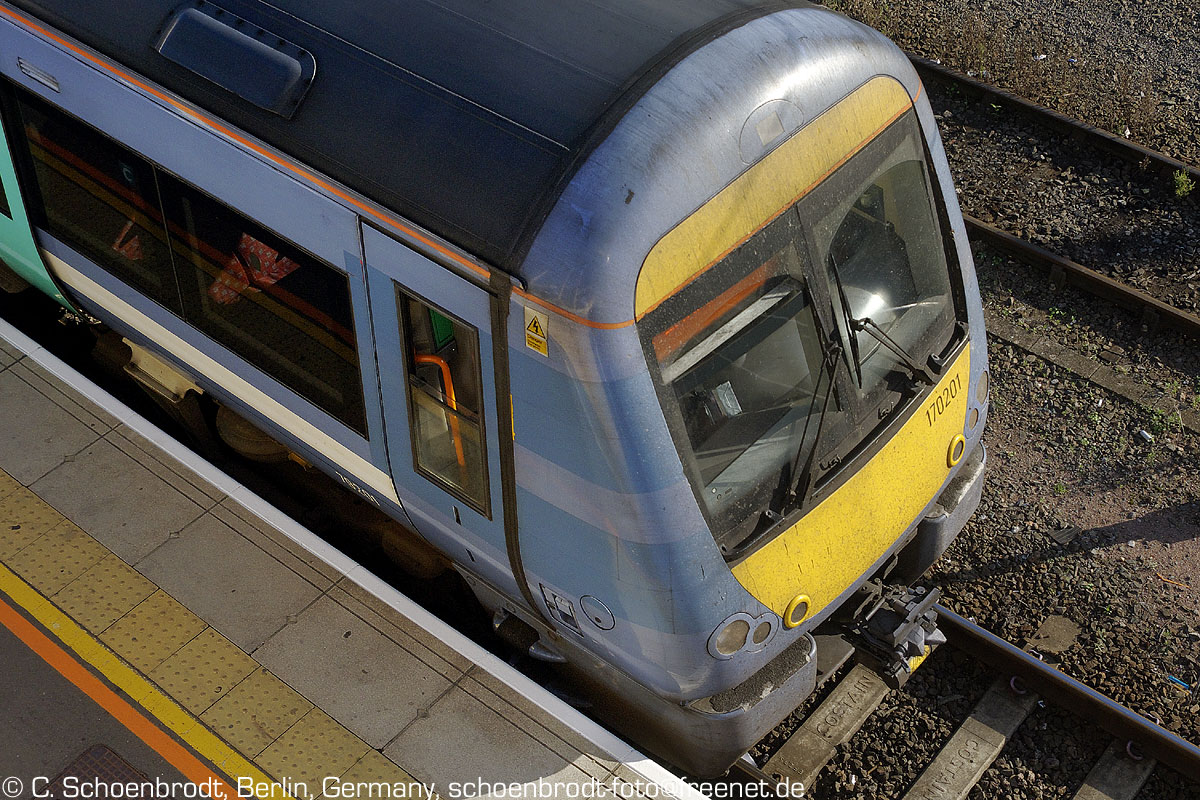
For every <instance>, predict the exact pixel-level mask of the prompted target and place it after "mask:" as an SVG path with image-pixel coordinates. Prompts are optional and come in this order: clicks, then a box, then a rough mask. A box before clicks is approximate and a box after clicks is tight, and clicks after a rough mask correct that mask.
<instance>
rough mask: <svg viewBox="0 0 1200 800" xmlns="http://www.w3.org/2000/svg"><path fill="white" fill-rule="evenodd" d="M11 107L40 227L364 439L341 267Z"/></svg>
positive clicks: (88, 133) (99, 140) (132, 158)
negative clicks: (18, 121)
mask: <svg viewBox="0 0 1200 800" xmlns="http://www.w3.org/2000/svg"><path fill="white" fill-rule="evenodd" d="M19 106H20V110H21V118H22V122H23V124H24V131H25V135H26V139H27V143H28V146H29V154H30V156H31V158H32V163H33V172H34V175H35V177H36V182H37V188H38V190H39V193H40V196H41V197H40V201H41V213H42V216H43V217H44V224H45V226H46V228H47V230H49V231H50V233H51V234H53V235H54V236H56V237H58V238H60V239H62V240H63V241H65V242H67V243H69V244H71V245H72V246H73V247H75V248H76V249H78V250H79V251H80V252H81V253H83V254H84V255H86V256H87V257H88V258H90V259H92V260H93V261H95V262H96V263H97V264H99V265H100V266H101V267H103V268H104V269H106V270H108V271H109V272H111V273H112V274H113V275H115V276H116V277H118V278H120V279H121V280H123V281H124V282H126V283H128V284H129V285H130V286H132V287H134V288H135V289H137V290H138V291H140V292H142V293H143V294H145V295H148V296H149V297H151V298H152V299H154V300H155V301H157V302H158V303H160V304H161V305H163V306H165V307H166V308H168V309H170V310H171V311H173V312H174V313H175V314H177V315H179V316H181V317H183V318H184V319H185V320H186V321H187V322H188V323H190V324H191V325H193V326H195V327H196V328H197V329H199V330H200V331H202V332H204V333H205V334H207V335H208V336H210V337H212V338H213V339H215V340H216V341H217V342H219V343H220V344H222V345H224V346H225V347H227V348H229V349H230V350H232V351H233V352H235V353H237V354H238V355H240V356H242V357H243V358H245V359H246V360H247V361H249V362H250V363H251V364H253V365H254V366H256V367H257V368H258V369H261V370H262V371H263V372H265V373H267V374H268V375H270V376H272V377H274V378H275V379H276V380H278V381H280V382H281V383H283V384H285V385H286V386H288V387H289V388H290V389H292V390H293V391H295V392H296V393H298V394H299V395H301V396H302V397H304V398H306V399H308V400H309V401H310V402H312V403H313V404H314V405H316V406H317V407H319V408H321V409H323V410H325V411H326V412H328V413H329V414H331V415H332V416H334V417H335V418H337V419H339V420H341V421H342V422H344V423H345V424H346V425H347V426H349V427H350V428H351V429H353V430H354V431H357V432H358V433H359V434H361V435H363V436H366V435H367V421H366V403H365V400H364V398H363V386H362V373H361V371H360V368H359V361H358V344H357V342H356V340H355V335H354V314H353V310H352V306H351V302H350V279H349V278H348V277H347V276H346V275H345V273H342V272H340V271H338V270H336V269H334V268H333V267H331V266H329V265H328V264H325V263H324V262H322V261H320V260H318V259H317V258H316V257H314V256H311V255H309V254H307V253H304V252H302V251H301V250H300V249H299V248H297V247H296V246H294V245H291V244H289V243H288V242H286V241H284V240H283V239H281V238H280V237H278V236H276V235H275V234H273V233H271V232H270V231H268V230H267V229H265V228H263V227H262V226H261V225H258V224H257V223H255V222H252V221H251V220H249V219H247V218H246V217H244V216H242V215H241V214H239V213H237V212H236V211H234V210H233V209H231V208H229V207H228V206H226V205H224V204H222V203H219V202H217V201H216V200H213V199H212V198H210V197H208V196H206V195H204V194H202V193H200V192H199V191H197V190H196V189H193V188H192V187H191V186H188V185H187V184H185V183H183V182H182V181H180V180H179V179H177V178H174V177H172V176H170V175H168V174H167V173H165V172H163V171H162V170H161V169H158V168H156V167H155V166H154V165H152V164H151V163H150V162H148V161H146V160H145V159H142V158H141V157H140V156H137V155H136V154H134V153H133V152H131V151H130V150H127V149H126V148H124V147H122V146H120V145H119V144H117V143H116V142H114V141H112V140H111V139H109V138H107V137H105V136H104V135H102V134H100V133H99V132H97V131H95V130H93V129H91V128H89V127H88V126H86V125H84V124H82V123H80V122H78V121H77V120H75V119H73V118H72V117H69V116H67V115H66V114H64V113H63V112H61V111H59V110H58V109H56V108H54V107H52V106H50V105H49V104H48V103H46V102H45V101H43V100H42V99H40V98H38V97H35V96H34V95H31V94H28V93H26V92H23V91H22V92H20V97H19ZM35 199H36V198H35ZM164 214H165V222H164Z"/></svg>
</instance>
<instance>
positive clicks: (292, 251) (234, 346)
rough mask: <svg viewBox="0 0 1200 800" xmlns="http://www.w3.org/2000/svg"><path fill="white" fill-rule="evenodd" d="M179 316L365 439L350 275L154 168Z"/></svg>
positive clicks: (364, 415)
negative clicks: (172, 262) (176, 285)
mask: <svg viewBox="0 0 1200 800" xmlns="http://www.w3.org/2000/svg"><path fill="white" fill-rule="evenodd" d="M159 181H160V184H161V189H162V197H163V206H164V208H165V209H166V214H167V220H168V223H169V227H170V231H171V244H172V246H173V249H174V252H175V265H176V269H177V270H178V273H179V293H180V297H181V299H182V302H183V316H184V318H185V319H187V320H188V322H190V323H191V324H193V325H195V326H196V327H197V328H199V329H200V330H202V331H204V332H205V333H207V334H208V335H209V336H211V337H212V338H214V339H216V340H217V341H218V342H220V343H221V344H223V345H225V346H226V347H228V348H229V349H230V350H232V351H234V352H235V353H237V354H239V355H241V356H242V357H243V358H245V359H246V360H247V361H249V362H251V363H252V364H254V365H256V366H258V367H259V368H260V369H262V370H263V371H265V372H266V373H268V374H270V375H272V376H274V377H275V378H277V379H279V380H280V381H282V382H283V383H285V384H287V385H288V386H290V387H291V388H292V389H294V390H296V391H297V392H298V393H300V394H301V395H302V396H304V397H306V398H307V399H309V400H310V401H312V402H313V403H314V404H316V405H317V406H319V407H321V408H323V409H324V410H326V411H328V412H329V413H330V414H332V415H333V416H334V417H337V418H338V419H340V420H341V421H342V422H344V423H346V424H347V425H348V426H350V427H351V428H353V429H354V430H356V431H358V432H359V433H361V434H363V435H366V432H367V423H366V411H365V405H364V401H363V387H362V378H361V372H360V370H359V363H358V348H357V343H356V341H355V336H354V315H353V311H352V309H351V305H350V281H349V278H348V277H347V276H346V275H345V274H343V273H341V272H339V271H337V270H335V269H333V268H332V267H330V266H328V265H326V264H324V263H322V262H321V261H319V260H317V259H316V258H315V257H313V256H311V255H308V254H307V253H303V252H301V251H300V250H299V249H297V248H296V247H294V246H292V245H290V244H288V243H287V242H285V241H284V240H283V239H280V238H279V237H278V236H276V235H274V234H273V233H271V232H270V231H268V230H266V229H265V228H263V227H262V226H260V225H258V224H256V223H254V222H252V221H250V220H249V219H247V218H246V217H243V216H242V215H241V214H239V213H237V212H236V211H234V210H233V209H231V208H229V207H227V206H225V205H223V204H221V203H218V202H217V201H215V200H213V199H212V198H210V197H207V196H205V195H203V194H201V193H200V192H198V191H197V190H195V189H193V188H192V187H190V186H187V185H185V184H184V183H182V182H181V181H179V180H177V179H175V178H172V177H171V176H169V175H165V174H163V173H159Z"/></svg>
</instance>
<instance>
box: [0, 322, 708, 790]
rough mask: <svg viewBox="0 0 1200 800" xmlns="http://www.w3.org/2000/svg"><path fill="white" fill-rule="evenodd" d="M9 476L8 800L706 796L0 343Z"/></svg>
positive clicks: (217, 476) (54, 364) (1, 338)
mask: <svg viewBox="0 0 1200 800" xmlns="http://www.w3.org/2000/svg"><path fill="white" fill-rule="evenodd" d="M0 470H2V472H0V601H2V606H3V607H0V621H3V623H4V624H3V625H0V654H2V655H0V660H2V661H3V663H5V664H6V665H7V666H6V670H5V671H6V676H5V681H4V683H6V684H7V686H6V688H5V691H4V693H0V704H3V706H4V707H5V708H6V709H10V710H11V713H6V715H5V716H6V719H5V720H4V721H3V722H0V791H3V794H4V796H5V797H35V796H45V793H44V792H43V793H42V794H40V795H39V794H38V793H37V791H35V790H37V789H38V787H39V786H40V787H42V789H44V788H45V787H46V786H47V785H48V784H49V783H50V782H52V781H53V780H54V779H55V778H59V779H60V784H59V788H60V789H61V782H62V778H63V776H65V775H68V774H70V773H71V770H75V771H76V772H79V773H80V774H92V773H96V774H101V773H103V770H102V769H101V768H100V767H97V766H95V764H94V763H93V762H96V763H99V761H104V760H105V759H107V761H105V763H107V764H108V765H109V766H108V767H106V768H107V769H110V770H111V769H115V770H116V771H115V772H111V771H110V772H109V773H103V774H110V775H124V776H126V777H128V776H134V777H136V776H138V775H142V776H145V778H146V780H150V781H152V780H153V779H155V778H156V777H159V778H160V779H161V780H163V781H183V782H185V783H186V782H191V783H192V784H195V785H210V786H214V787H217V791H216V793H217V794H222V793H224V794H226V795H227V796H231V797H238V796H242V797H247V796H252V795H253V796H266V795H267V794H269V795H271V796H278V797H282V796H284V795H291V796H295V797H310V798H317V797H322V796H329V797H337V796H343V797H344V796H374V797H382V796H392V797H398V796H409V797H422V798H429V797H432V796H438V797H442V798H457V797H471V796H480V795H501V796H506V797H537V798H545V797H553V796H558V797H595V796H603V795H604V793H606V792H607V793H610V794H611V793H614V792H615V794H616V796H619V797H622V798H632V797H639V796H649V797H663V796H673V797H680V798H689V799H690V798H695V797H699V796H701V795H699V794H698V793H696V792H695V791H694V790H692V789H691V788H690V787H689V786H687V785H686V784H683V783H682V782H680V781H679V780H678V779H677V778H676V777H675V776H673V775H671V774H670V773H669V772H667V771H666V770H664V769H663V768H661V767H660V766H658V765H657V764H656V763H654V762H652V761H649V760H648V759H646V758H645V757H644V756H643V755H642V754H640V753H639V752H637V751H636V750H635V749H633V748H632V747H630V746H629V745H628V744H626V743H625V742H623V741H622V740H621V739H619V738H617V737H616V736H614V735H613V734H611V733H610V732H608V731H607V730H605V729H604V728H602V727H601V726H599V725H598V724H596V723H595V722H593V721H592V720H590V719H588V718H587V717H585V716H583V715H582V714H580V713H579V712H578V711H576V710H575V709H573V708H571V707H570V706H569V705H567V704H566V703H564V702H562V701H560V700H559V699H558V698H556V697H555V696H554V695H552V694H550V693H549V692H547V691H546V690H544V689H543V688H542V687H540V686H538V685H537V684H535V683H533V682H532V681H530V680H529V679H528V678H526V677H524V676H523V675H521V674H519V673H517V672H516V671H514V670H513V669H512V668H510V667H509V666H508V665H507V664H505V663H504V662H502V661H500V660H499V659H497V658H496V657H495V656H493V655H491V654H490V653H489V652H487V651H486V650H484V649H483V648H481V647H479V646H478V645H476V644H475V643H473V642H471V641H470V640H468V639H466V638H465V637H464V636H462V635H461V634H459V633H458V632H456V631H454V630H453V629H450V628H449V627H448V626H446V625H445V624H444V623H442V622H441V621H440V620H438V619H437V618H435V617H433V616H432V615H431V614H429V613H428V612H426V611H424V610H423V609H422V608H420V607H419V606H417V605H415V604H414V603H413V602H411V601H410V600H409V599H408V598H406V597H405V596H403V595H402V594H400V593H399V592H398V591H396V590H395V589H393V588H392V587H391V586H389V585H387V584H385V583H384V582H383V581H381V580H379V579H378V578H376V577H375V576H374V575H372V574H371V573H370V572H369V571H368V570H366V569H365V568H364V567H362V566H360V565H358V564H357V563H355V562H354V561H352V560H351V559H349V558H348V557H346V556H345V555H343V554H342V553H340V552H338V551H337V550H335V549H333V548H332V547H331V546H330V545H328V544H327V543H325V542H324V541H322V540H321V539H319V538H317V537H316V536H315V535H314V534H312V533H310V532H309V531H307V530H305V529H304V528H302V527H301V526H300V525H298V524H297V523H295V522H294V521H292V520H291V519H289V518H287V517H285V516H284V515H283V514H281V513H280V512H279V511H277V510H276V509H274V508H272V507H270V506H269V505H267V504H266V503H265V502H264V501H262V500H261V499H260V498H258V497H257V496H255V495H254V494H252V493H251V492H250V491H249V490H248V489H246V488H245V487H244V486H242V485H240V484H238V483H236V482H235V481H233V480H232V479H231V478H229V477H228V476H227V475H225V474H223V473H221V472H220V471H219V470H217V469H216V468H214V467H213V466H212V465H210V464H208V463H207V462H205V461H203V460H201V459H199V458H198V457H197V456H196V455H195V454H193V453H191V452H190V451H188V450H187V449H186V448H184V447H182V446H181V445H179V444H178V443H176V442H175V441H174V440H172V439H170V438H168V437H166V436H165V435H163V434H162V433H161V432H160V431H158V430H157V429H156V428H154V427H153V426H152V425H151V424H150V423H148V422H146V421H145V420H144V419H142V418H141V417H138V416H137V415H135V414H134V413H133V412H132V411H130V410H129V409H128V408H126V407H125V406H123V405H122V404H121V403H119V402H118V401H116V400H115V399H114V398H112V397H111V396H110V395H108V394H107V393H105V392H104V391H103V390H101V389H99V388H98V387H96V386H95V385H93V384H91V383H90V382H89V381H88V380H87V379H85V378H83V377H82V376H80V375H78V374H77V373H76V372H74V370H72V369H71V368H69V367H67V366H66V365H64V364H62V363H61V362H59V361H58V360H57V359H56V358H55V357H54V356H53V355H51V354H49V353H48V352H47V351H45V350H44V349H42V348H40V347H39V346H38V345H36V344H35V343H33V342H32V341H31V340H29V339H28V338H27V337H25V336H24V335H23V334H21V333H19V332H17V331H16V330H15V329H14V328H12V327H11V326H9V325H8V324H7V323H3V322H0ZM89 753H90V755H89ZM89 759H90V760H89ZM113 759H116V760H115V761H114V760H113ZM118 762H119V763H118ZM114 764H115V765H116V766H113V765H114ZM122 765H123V766H122ZM89 770H90V771H91V772H89ZM98 770H99V772H97V771H98ZM14 777H15V778H17V779H18V780H19V781H21V784H20V785H21V786H22V787H23V789H22V791H21V792H20V793H10V791H9V790H10V789H11V788H14V787H17V786H18V784H16V783H13V782H12V780H11V779H12V778H14ZM39 778H40V779H41V781H40V783H38V779H39ZM210 778H211V779H212V781H213V782H212V783H211V784H205V783H204V782H205V781H208V780H209V779H210ZM115 779H116V778H114V780H115ZM370 787H374V788H373V791H372V793H371V794H370V795H367V794H364V793H363V791H364V788H370ZM348 792H352V793H353V794H348ZM172 794H173V796H183V795H182V794H180V793H179V792H178V791H176V792H173V793H172ZM156 796H159V795H156Z"/></svg>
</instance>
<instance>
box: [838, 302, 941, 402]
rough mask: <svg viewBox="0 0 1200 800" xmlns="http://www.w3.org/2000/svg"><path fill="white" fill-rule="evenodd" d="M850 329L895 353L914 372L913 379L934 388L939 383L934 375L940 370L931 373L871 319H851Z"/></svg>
mask: <svg viewBox="0 0 1200 800" xmlns="http://www.w3.org/2000/svg"><path fill="white" fill-rule="evenodd" d="M850 328H851V330H853V331H855V332H856V333H857V332H858V331H866V332H867V333H869V334H870V335H871V336H873V337H874V338H875V340H876V341H877V342H879V343H880V344H881V345H883V346H884V347H886V348H887V349H888V350H891V351H892V352H893V353H895V354H896V356H897V357H898V358H899V359H900V360H901V361H903V362H904V366H906V367H908V369H909V371H910V372H912V374H913V377H915V378H920V379H921V380H922V381H924V382H925V383H927V384H929V385H930V386H933V385H934V384H935V383H937V379H936V378H935V377H934V375H935V374H937V373H938V372H941V370H940V369H938V370H935V371H933V372H931V371H930V368H929V367H925V366H922V365H921V364H920V363H918V362H917V360H916V359H915V358H913V357H912V354H911V353H909V352H908V351H907V350H905V349H904V348H903V347H902V346H901V345H900V343H899V342H897V341H896V340H895V339H893V338H892V337H890V336H888V335H887V334H886V333H884V331H883V328H881V327H879V326H878V325H876V324H875V321H874V320H872V319H871V318H870V317H862V318H861V319H855V318H854V317H850ZM852 338H857V337H852Z"/></svg>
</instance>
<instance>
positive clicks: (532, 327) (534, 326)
mask: <svg viewBox="0 0 1200 800" xmlns="http://www.w3.org/2000/svg"><path fill="white" fill-rule="evenodd" d="M525 330H527V331H529V332H530V333H532V334H533V335H534V336H540V337H542V338H543V339H545V338H546V332H545V331H544V330H542V324H541V323H540V322H538V318H537V317H536V316H534V317H533V318H532V319H530V320H529V324H528V325H526V326H525Z"/></svg>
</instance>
